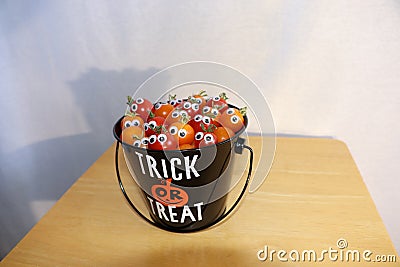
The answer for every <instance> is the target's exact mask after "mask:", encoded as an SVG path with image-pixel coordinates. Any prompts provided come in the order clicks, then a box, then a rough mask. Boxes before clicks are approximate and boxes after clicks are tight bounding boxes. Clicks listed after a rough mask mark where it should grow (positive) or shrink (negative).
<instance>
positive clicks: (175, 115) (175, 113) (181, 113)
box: [171, 110, 189, 119]
mask: <svg viewBox="0 0 400 267" xmlns="http://www.w3.org/2000/svg"><path fill="white" fill-rule="evenodd" d="M188 115H189V114H188V113H187V112H186V111H184V110H175V111H173V112H172V113H171V117H172V118H173V119H176V118H178V117H179V116H182V117H185V116H186V117H187V116H188Z"/></svg>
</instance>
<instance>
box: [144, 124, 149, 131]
mask: <svg viewBox="0 0 400 267" xmlns="http://www.w3.org/2000/svg"><path fill="white" fill-rule="evenodd" d="M143 128H144V130H145V131H147V130H148V129H149V124H148V123H147V122H145V123H144V124H143Z"/></svg>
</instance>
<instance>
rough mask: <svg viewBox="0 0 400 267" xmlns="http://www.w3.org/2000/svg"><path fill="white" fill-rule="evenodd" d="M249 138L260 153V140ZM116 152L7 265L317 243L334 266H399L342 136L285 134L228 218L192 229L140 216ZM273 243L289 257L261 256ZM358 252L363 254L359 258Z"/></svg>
mask: <svg viewBox="0 0 400 267" xmlns="http://www.w3.org/2000/svg"><path fill="white" fill-rule="evenodd" d="M250 141H251V145H252V147H253V148H254V149H255V150H256V154H257V148H258V143H259V142H260V139H257V138H255V137H252V138H251V139H250ZM113 157H114V146H111V147H110V148H109V149H108V150H107V151H106V152H105V153H104V154H103V155H102V156H101V157H100V158H99V159H98V160H97V161H96V162H95V163H94V164H93V166H92V167H90V168H89V169H88V170H87V172H85V173H84V174H83V175H82V177H80V178H79V179H78V180H77V182H76V183H75V184H74V185H73V186H72V187H71V188H70V189H69V190H68V191H67V192H66V193H65V195H64V196H63V197H62V198H61V199H60V200H59V201H58V202H57V203H56V204H55V206H54V207H53V208H52V209H51V210H50V211H49V212H48V213H47V214H46V215H45V216H44V217H43V218H42V219H41V220H40V221H39V222H38V223H37V224H36V225H35V226H34V227H33V229H32V230H31V231H30V232H29V233H28V234H27V235H26V236H25V237H24V238H23V239H22V240H21V241H20V242H19V243H18V245H17V246H16V247H15V248H14V249H13V250H12V251H11V252H10V253H9V254H8V255H7V256H6V258H4V259H3V261H2V262H1V264H0V265H1V266H30V265H34V266H257V265H259V266H287V265H291V266H309V265H320V264H321V263H316V262H313V254H312V252H310V250H314V251H315V252H316V253H317V258H321V255H323V256H324V260H323V263H324V264H325V265H328V266H330V265H335V266H336V265H345V266H353V265H355V266H399V261H400V259H399V258H398V255H397V254H396V252H395V249H394V247H393V245H392V243H391V241H390V238H389V236H388V234H387V231H386V229H385V227H384V225H383V223H382V220H381V218H380V217H379V215H378V213H377V210H376V208H375V205H374V203H373V201H372V199H371V197H370V195H369V193H368V191H367V188H366V186H365V184H364V183H363V180H362V178H361V176H360V174H359V171H358V170H357V167H356V165H355V163H354V161H353V160H352V158H351V155H350V152H349V151H348V149H347V147H346V145H345V144H344V143H342V142H340V141H337V140H332V139H304V138H277V150H276V156H275V161H274V164H273V166H272V169H271V172H270V174H269V175H268V179H267V180H266V182H265V183H264V184H263V185H262V187H260V189H259V190H258V191H257V192H256V193H254V194H247V195H246V196H245V199H244V200H243V202H242V204H241V206H240V207H239V209H238V210H237V212H236V213H234V214H233V215H232V216H231V217H230V218H229V220H226V221H225V222H224V223H222V224H220V225H218V226H216V227H213V228H212V229H209V230H206V231H202V232H198V233H190V234H176V233H170V232H166V231H163V230H159V229H157V228H155V227H153V226H151V225H149V224H147V223H146V222H145V221H144V220H142V219H140V218H139V217H138V216H137V215H136V214H134V213H133V211H132V210H131V209H130V207H129V206H128V205H127V203H126V201H125V199H124V198H123V196H122V194H121V192H120V190H119V187H118V184H117V181H116V176H115V170H114V158H113ZM341 238H343V239H345V240H346V241H347V247H346V248H344V249H339V247H338V244H337V242H338V240H339V239H341ZM342 241H343V240H342ZM344 243H345V242H342V243H340V244H339V245H342V244H344ZM266 246H267V247H268V256H270V253H271V251H272V250H276V251H279V250H284V251H286V254H284V252H280V253H281V254H280V255H279V256H281V259H282V260H285V259H287V260H288V261H287V262H284V261H282V260H279V258H278V252H275V253H273V254H272V256H273V258H272V259H271V257H268V258H267V259H266V260H265V261H260V260H259V259H258V257H260V258H265V256H266V254H265V253H264V251H265V247H266ZM329 249H331V252H330V253H332V254H331V257H332V259H334V258H335V255H339V256H340V253H339V252H338V254H335V252H334V251H333V250H337V251H342V252H341V253H343V255H344V257H343V259H344V261H341V260H340V257H339V258H338V260H336V262H335V263H334V262H333V261H332V260H330V258H329V252H326V253H325V252H324V250H327V251H329ZM262 250H264V251H262ZM293 250H294V251H293ZM355 250H358V251H359V252H360V256H361V259H360V262H353V261H352V260H353V258H352V257H353V256H352V255H355V257H356V254H352V251H355ZM368 250H369V251H371V253H372V254H370V253H369V252H368ZM349 251H350V252H349ZM364 251H367V252H366V256H368V258H369V259H371V260H375V259H376V257H375V256H377V255H383V256H387V257H386V259H387V260H390V258H391V257H390V255H393V256H394V257H396V260H397V263H377V262H369V263H365V260H364V259H363V258H362V256H363V253H364ZM289 253H290V254H289ZM296 253H299V254H298V255H299V261H297V262H294V261H292V260H291V259H290V257H289V255H290V256H291V257H292V258H293V259H296V257H297V254H296ZM355 253H357V251H356V252H355ZM257 254H259V255H257ZM303 254H304V256H305V261H302V255H303ZM308 255H311V260H312V261H311V262H309V261H308ZM346 255H349V259H350V262H346V261H345V260H346ZM317 260H318V259H317ZM392 260H393V258H392Z"/></svg>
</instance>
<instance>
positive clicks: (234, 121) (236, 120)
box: [231, 115, 239, 124]
mask: <svg viewBox="0 0 400 267" xmlns="http://www.w3.org/2000/svg"><path fill="white" fill-rule="evenodd" d="M231 122H232V123H234V124H237V123H238V122H239V117H238V116H237V115H233V116H232V117H231Z"/></svg>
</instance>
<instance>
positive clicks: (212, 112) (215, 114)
mask: <svg viewBox="0 0 400 267" xmlns="http://www.w3.org/2000/svg"><path fill="white" fill-rule="evenodd" d="M218 113H219V112H218V109H216V108H213V109H212V110H211V114H213V115H214V116H217V115H218Z"/></svg>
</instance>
